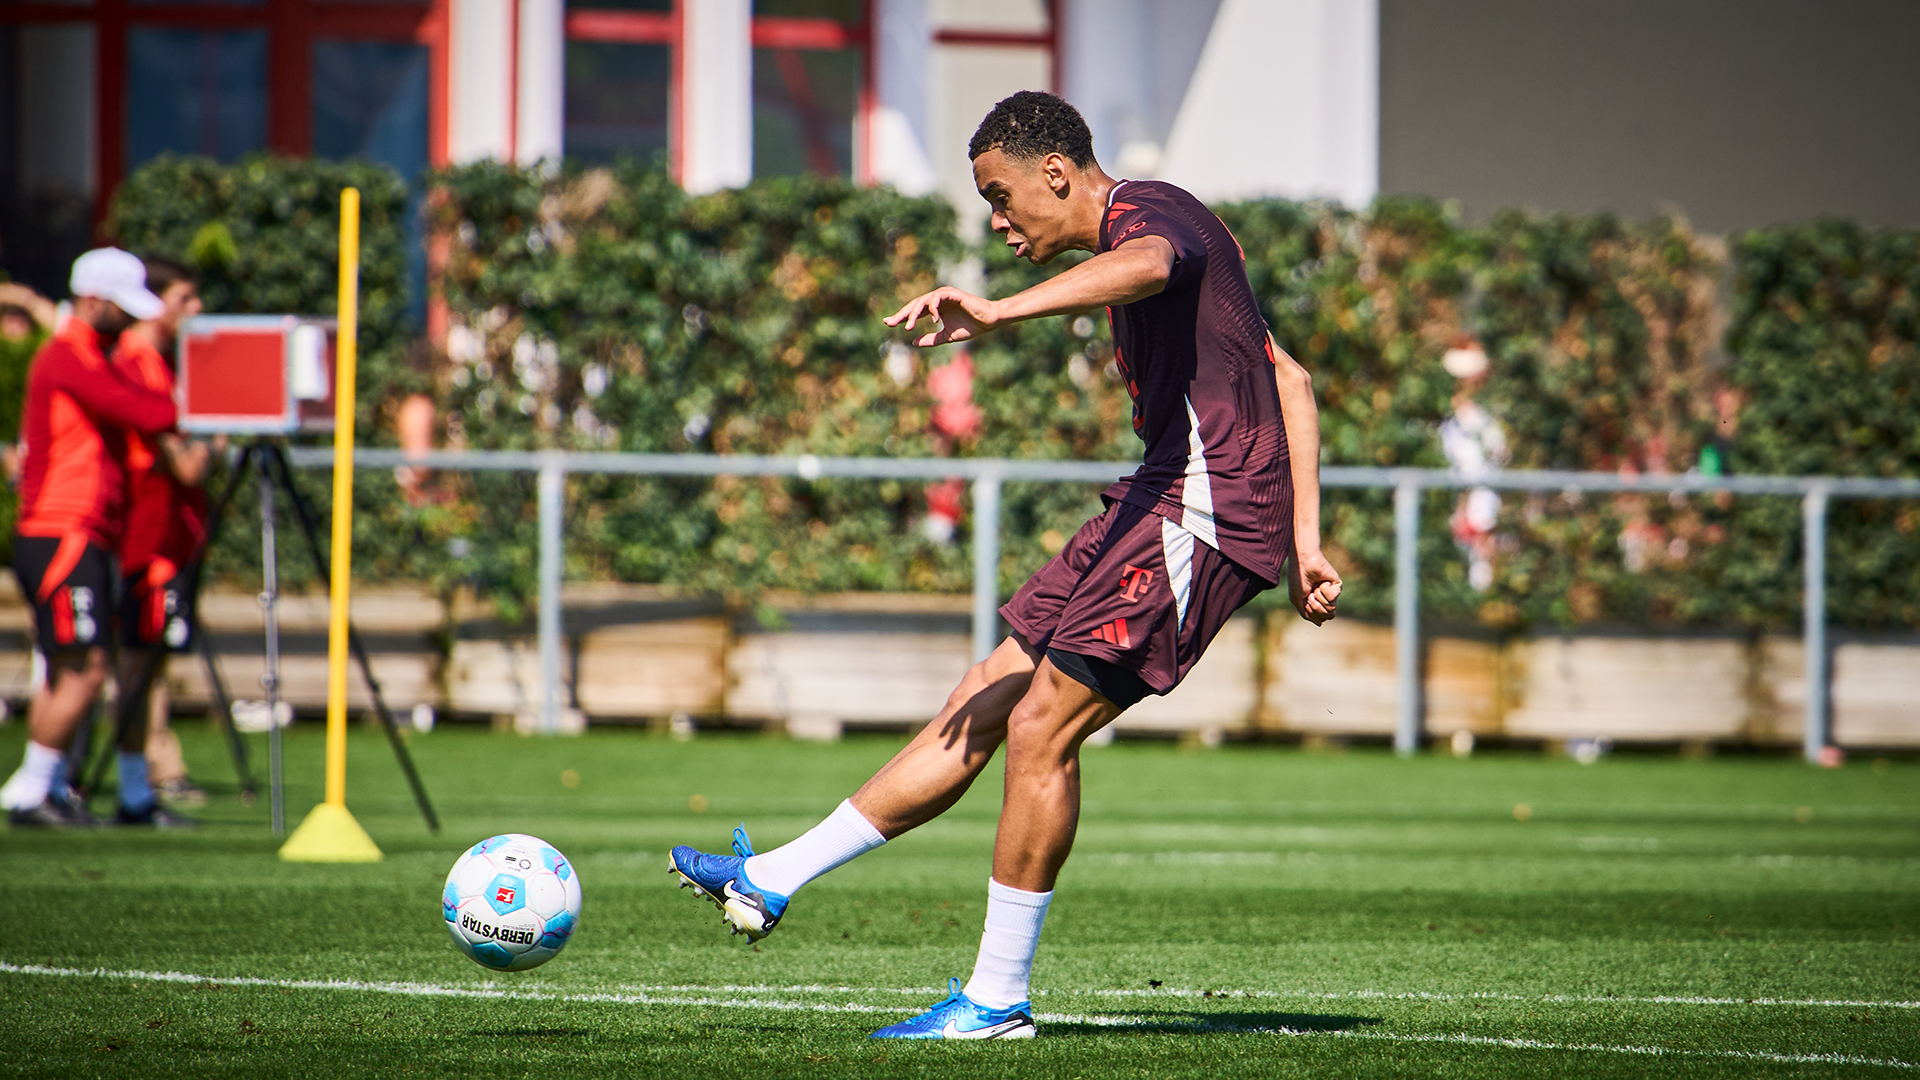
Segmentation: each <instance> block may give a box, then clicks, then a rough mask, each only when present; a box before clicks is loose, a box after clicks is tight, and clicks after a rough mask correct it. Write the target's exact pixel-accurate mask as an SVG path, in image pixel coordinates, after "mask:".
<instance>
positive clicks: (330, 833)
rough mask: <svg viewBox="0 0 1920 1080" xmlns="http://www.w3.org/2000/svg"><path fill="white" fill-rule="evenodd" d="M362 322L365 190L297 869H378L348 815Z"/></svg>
mask: <svg viewBox="0 0 1920 1080" xmlns="http://www.w3.org/2000/svg"><path fill="white" fill-rule="evenodd" d="M359 319H360V191H359V189H357V188H346V189H344V190H342V191H341V192H340V319H339V326H340V329H339V334H338V339H337V340H338V345H337V347H336V349H335V359H334V369H335V370H334V379H333V401H334V413H333V418H334V419H333V573H332V578H333V595H332V597H331V607H330V608H329V611H328V618H327V801H325V802H323V803H321V804H320V805H319V806H316V807H314V808H313V811H312V812H311V813H309V814H308V815H307V820H305V821H303V822H301V823H300V827H299V828H298V829H295V830H294V831H293V835H292V836H289V837H287V843H286V846H284V847H282V848H281V849H280V857H281V858H282V859H288V860H291V861H295V862H327V863H337V862H378V861H379V860H380V849H379V848H378V847H376V846H375V845H374V842H373V838H372V837H370V836H368V835H367V831H366V830H365V829H362V828H361V827H360V823H359V822H358V821H355V820H354V819H353V815H352V814H351V813H349V812H348V811H347V586H348V583H349V582H350V581H351V579H352V575H353V390H354V362H355V360H356V359H357V356H356V352H357V350H356V347H355V345H356V343H355V335H356V332H357V331H358V329H359Z"/></svg>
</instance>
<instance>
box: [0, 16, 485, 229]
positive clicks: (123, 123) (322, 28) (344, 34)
mask: <svg viewBox="0 0 1920 1080" xmlns="http://www.w3.org/2000/svg"><path fill="white" fill-rule="evenodd" d="M448 4H449V0H423V2H421V3H393V2H386V3H365V2H357V0H348V2H343V3H328V2H323V0H266V2H265V3H260V4H236V3H160V4H138V5H136V4H133V3H130V2H129V0H92V2H91V3H89V4H84V5H82V4H53V3H23V4H0V24H5V25H20V24H25V23H50V22H68V23H71V22H83V23H91V24H92V25H93V28H94V106H93V107H94V116H95V121H96V122H95V126H94V139H95V145H94V177H93V188H94V220H95V221H96V222H98V221H100V220H103V219H104V218H105V217H106V213H107V207H108V206H110V205H111V204H112V201H113V194H114V191H115V189H117V188H118V187H119V185H120V182H121V181H122V180H124V179H125V178H126V170H127V32H128V30H130V29H132V28H133V27H136V26H167V27H180V28H189V29H206V30H221V29H238V28H247V29H263V30H265V31H266V32H267V148H268V149H269V150H274V151H277V152H279V153H282V154H292V155H297V156H305V155H308V154H311V153H312V152H313V50H312V44H313V41H314V39H316V38H323V37H324V38H346V39H349V40H359V41H399V42H409V43H412V44H418V45H425V46H427V50H428V60H427V84H428V85H427V160H428V162H429V163H430V164H432V165H434V166H436V167H437V166H441V165H445V164H446V162H447V70H448V57H447V48H448V41H447V16H448V11H447V9H448Z"/></svg>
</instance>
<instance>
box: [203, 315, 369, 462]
mask: <svg viewBox="0 0 1920 1080" xmlns="http://www.w3.org/2000/svg"><path fill="white" fill-rule="evenodd" d="M334 325H335V324H334V321H333V320H332V319H328V318H319V317H314V316H306V315H197V316H195V317H193V318H191V319H188V320H187V321H186V322H185V323H184V324H183V325H182V326H181V327H180V338H179V343H178V346H177V350H178V361H179V389H178V395H179V406H180V430H182V431H188V432H195V433H201V434H213V433H217V432H230V433H233V434H247V435H291V434H294V433H295V432H301V431H331V430H333V374H334V344H335V342H334Z"/></svg>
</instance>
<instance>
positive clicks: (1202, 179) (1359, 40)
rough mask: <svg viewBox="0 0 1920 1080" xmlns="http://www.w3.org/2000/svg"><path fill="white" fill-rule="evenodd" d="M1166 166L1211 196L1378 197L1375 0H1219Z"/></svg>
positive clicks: (1356, 202) (1170, 175)
mask: <svg viewBox="0 0 1920 1080" xmlns="http://www.w3.org/2000/svg"><path fill="white" fill-rule="evenodd" d="M1161 175H1162V176H1163V177H1165V178H1166V179H1168V180H1170V181H1172V182H1173V183H1176V184H1179V185H1180V186H1182V187H1185V188H1188V189H1189V190H1191V191H1192V192H1193V193H1194V194H1196V195H1199V196H1200V197H1202V198H1205V199H1234V198H1246V197H1251V196H1257V195H1284V196H1289V197H1292V198H1309V197H1316V196H1317V197H1332V198H1336V199H1339V200H1340V201H1341V202H1343V203H1346V204H1347V205H1349V206H1364V205H1366V204H1367V203H1368V202H1370V201H1372V199H1373V196H1374V193H1375V192H1376V191H1377V190H1378V189H1379V186H1380V6H1379V3H1378V0H1221V3H1220V11H1219V14H1218V15H1217V16H1216V17H1215V18H1214V20H1213V29H1212V32H1211V33H1210V34H1208V36H1207V43H1206V48H1205V50H1204V51H1203V52H1202V53H1201V56H1200V63H1199V66H1198V67H1197V68H1196V69H1195V70H1194V73H1193V80H1192V82H1191V83H1190V84H1189V85H1188V87H1187V91H1186V97H1185V100H1184V101H1182V102H1181V105H1180V112H1179V115H1178V117H1177V118H1176V119H1175V120H1174V124H1173V131H1172V133H1171V135H1170V136H1169V138H1168V140H1167V148H1166V158H1165V162H1164V164H1163V166H1162V168H1161Z"/></svg>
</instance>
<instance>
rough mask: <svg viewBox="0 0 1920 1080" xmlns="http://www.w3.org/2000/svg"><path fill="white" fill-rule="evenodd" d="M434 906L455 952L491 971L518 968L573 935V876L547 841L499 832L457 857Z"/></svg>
mask: <svg viewBox="0 0 1920 1080" xmlns="http://www.w3.org/2000/svg"><path fill="white" fill-rule="evenodd" d="M440 908H441V914H443V915H444V916H446V920H447V931H448V932H449V933H451V934H452V935H453V943H454V944H455V945H457V946H459V948H460V951H461V952H463V953H466V954H467V956H469V957H471V958H472V959H473V960H474V961H475V962H476V963H480V964H484V965H486V966H487V967H490V968H493V969H495V970H497V971H525V970H527V969H528V968H535V967H539V966H540V965H541V964H544V963H546V962H547V961H549V960H551V959H553V958H554V957H555V956H557V955H559V953H560V950H561V949H562V948H564V947H565V946H566V944H567V940H568V939H569V938H571V937H572V936H573V931H574V928H575V927H576V926H578V925H579V922H580V876H579V875H578V874H576V873H574V870H573V864H572V863H570V862H568V861H567V857H566V856H565V855H562V854H560V852H559V850H558V849H557V848H555V847H554V846H553V845H551V844H549V843H547V842H546V841H544V840H541V839H540V838H538V837H534V836H527V835H525V834H522V833H507V834H506V835H504V836H495V837H490V838H489V839H486V840H482V841H480V842H479V843H478V844H475V845H474V846H473V847H472V848H471V849H470V850H468V851H467V853H466V854H464V855H462V856H460V861H459V862H456V863H454V864H453V871H452V872H451V873H449V874H448V875H447V887H446V890H445V891H444V892H443V893H442V894H441V898H440Z"/></svg>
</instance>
